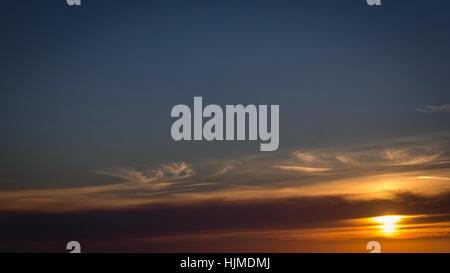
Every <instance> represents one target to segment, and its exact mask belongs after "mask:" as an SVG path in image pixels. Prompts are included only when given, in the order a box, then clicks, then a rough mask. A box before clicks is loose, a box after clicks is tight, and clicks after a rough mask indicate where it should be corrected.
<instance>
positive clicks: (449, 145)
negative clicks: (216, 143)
mask: <svg viewBox="0 0 450 273" xmlns="http://www.w3.org/2000/svg"><path fill="white" fill-rule="evenodd" d="M449 154H450V137H449V135H447V134H443V135H433V136H422V137H408V138H401V139H394V140H389V141H386V140H385V141H379V142H378V143H371V144H366V145H364V146H346V147H332V148H318V149H308V150H294V151H290V152H289V151H288V152H286V153H277V154H270V155H268V154H257V155H251V156H242V157H237V158H232V159H226V160H225V159H223V160H220V159H215V160H207V159H205V160H204V161H200V162H197V163H196V165H195V168H194V166H192V165H190V164H188V163H185V162H178V163H170V164H162V165H159V166H155V167H153V168H144V169H138V168H131V167H114V168H108V169H103V170H100V171H97V173H98V174H101V175H106V176H108V177H110V178H111V181H110V183H108V184H102V185H95V184H94V185H91V186H83V187H75V188H53V189H31V190H20V189H19V190H15V191H3V192H0V210H4V211H27V210H34V211H78V210H91V209H116V208H127V207H136V206H142V205H150V204H156V203H180V202H181V203H192V202H204V201H206V200H209V201H211V200H228V201H237V200H259V199H260V200H268V199H273V198H290V197H299V196H321V195H340V196H352V198H355V197H364V198H367V197H371V198H373V197H380V196H388V195H389V194H392V193H393V192H396V191H399V190H408V191H411V192H414V193H420V194H438V193H440V192H444V191H446V190H450V185H449V184H448V178H449V177H450V156H449ZM418 177H433V179H418Z"/></svg>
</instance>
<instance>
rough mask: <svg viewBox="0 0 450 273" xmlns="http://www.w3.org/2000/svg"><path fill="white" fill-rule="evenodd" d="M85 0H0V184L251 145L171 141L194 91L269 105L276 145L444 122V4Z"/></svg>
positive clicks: (247, 150)
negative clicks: (276, 115)
mask: <svg viewBox="0 0 450 273" xmlns="http://www.w3.org/2000/svg"><path fill="white" fill-rule="evenodd" d="M82 2H83V6H82V7H76V8H73V7H68V6H67V5H66V4H65V1H64V0H30V1H18V0H6V1H2V4H1V6H0V74H1V77H0V92H1V93H0V126H1V127H0V130H1V137H0V151H1V154H0V189H10V188H14V189H16V188H27V187H30V188H36V187H53V186H61V185H67V186H71V185H78V184H91V183H92V182H93V181H94V180H95V181H97V182H99V181H101V179H100V178H99V177H98V176H97V175H96V174H95V170H98V169H101V168H105V167H109V166H136V167H138V166H146V165H149V164H150V165H151V164H159V163H162V162H173V161H196V160H205V159H209V158H226V157H230V158H232V157H235V156H238V155H242V154H251V153H257V152H258V150H259V148H258V147H259V144H258V143H256V142H255V143H233V142H232V143H217V142H214V143H204V142H202V143H192V142H184V143H175V142H173V141H172V140H171V137H170V126H171V124H172V120H171V119H170V110H171V108H172V107H173V106H174V105H176V104H180V103H183V104H189V105H191V104H192V99H193V97H194V96H196V95H197V96H203V98H204V102H205V103H215V104H219V105H225V104H238V103H241V104H250V103H251V104H279V105H280V109H281V113H280V115H281V118H280V122H281V135H280V150H279V152H280V153H282V152H286V151H289V150H291V149H294V148H299V147H300V148H307V147H320V146H334V145H341V144H343V143H352V142H355V141H360V142H361V141H362V142H364V141H372V140H376V139H383V138H386V137H394V136H404V135H415V134H422V133H435V132H443V131H447V130H448V128H449V127H448V124H449V122H450V119H449V115H448V114H444V115H442V114H439V113H420V112H417V111H416V109H417V108H419V107H424V106H426V105H443V104H446V103H449V102H450V77H449V71H450V31H449V30H450V16H449V12H450V2H449V1H446V0H433V1H425V0H417V1H413V0H409V1H406V0H404V1H398V0H397V1H394V0H384V1H383V6H382V7H377V8H373V7H372V8H371V7H368V6H367V5H366V4H365V1H364V0H351V1H350V0H347V1H335V0H314V1H313V0H310V1H213V0H209V1H199V0H192V1H186V0H184V1H146V0H130V1H125V0H120V1H119V0H104V1H102V0H82ZM99 179H100V180H99Z"/></svg>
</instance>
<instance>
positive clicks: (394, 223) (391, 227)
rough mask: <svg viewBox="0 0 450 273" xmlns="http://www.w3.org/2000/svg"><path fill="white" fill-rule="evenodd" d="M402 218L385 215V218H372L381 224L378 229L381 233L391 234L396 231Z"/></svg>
mask: <svg viewBox="0 0 450 273" xmlns="http://www.w3.org/2000/svg"><path fill="white" fill-rule="evenodd" d="M403 218H404V217H403V216H401V215H386V216H379V217H374V218H373V221H374V222H376V223H379V224H381V225H380V229H381V231H382V232H383V233H385V234H393V233H395V232H396V231H397V228H398V223H399V222H400V221H401V220H402V219H403Z"/></svg>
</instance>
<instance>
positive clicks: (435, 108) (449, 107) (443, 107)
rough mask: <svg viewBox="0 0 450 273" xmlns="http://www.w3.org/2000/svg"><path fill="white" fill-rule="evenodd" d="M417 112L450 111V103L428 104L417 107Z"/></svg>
mask: <svg viewBox="0 0 450 273" xmlns="http://www.w3.org/2000/svg"><path fill="white" fill-rule="evenodd" d="M416 110H417V112H422V113H444V112H450V104H443V105H427V106H425V107H422V108H417V109H416Z"/></svg>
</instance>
